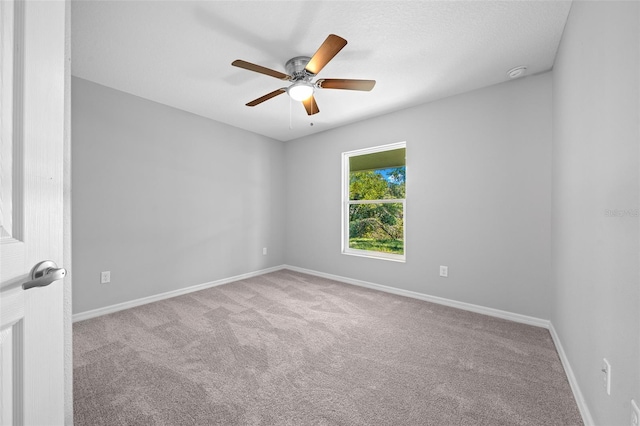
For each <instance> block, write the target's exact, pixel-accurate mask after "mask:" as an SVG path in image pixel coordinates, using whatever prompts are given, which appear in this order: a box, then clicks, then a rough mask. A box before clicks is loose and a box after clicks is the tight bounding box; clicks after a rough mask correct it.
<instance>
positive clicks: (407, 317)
mask: <svg viewBox="0 0 640 426" xmlns="http://www.w3.org/2000/svg"><path fill="white" fill-rule="evenodd" d="M73 344H74V355H73V362H74V389H73V392H74V414H75V424H76V425H79V426H82V425H91V426H98V425H109V426H114V425H172V426H173V425H296V426H297V425H492V426H497V425H579V424H582V421H581V418H580V414H579V412H578V409H577V406H576V403H575V401H574V399H573V396H572V393H571V390H570V388H569V384H568V382H567V378H566V376H565V373H564V370H563V369H562V365H561V363H560V360H559V358H558V355H557V353H556V351H555V349H554V346H553V343H552V341H551V337H550V335H549V333H548V331H547V330H545V329H542V328H537V327H531V326H527V325H522V324H517V323H513V322H510V321H505V320H501V319H496V318H492V317H488V316H484V315H479V314H475V313H471V312H466V311H461V310H457V309H453V308H448V307H444V306H440V305H436V304H432V303H428V302H423V301H419V300H414V299H409V298H405V297H400V296H395V295H391V294H387V293H382V292H377V291H373V290H368V289H364V288H359V287H355V286H351V285H347V284H342V283H338V282H335V281H330V280H326V279H322V278H318V277H312V276H309V275H304V274H300V273H296V272H291V271H287V270H283V271H278V272H274V273H271V274H267V275H262V276H259V277H256V278H251V279H247V280H243V281H238V282H235V283H231V284H227V285H223V286H219V287H214V288H210V289H207V290H203V291H199V292H196V293H191V294H188V295H184V296H180V297H176V298H173V299H169V300H164V301H160V302H156V303H152V304H148V305H144V306H140V307H137V308H133V309H129V310H126V311H121V312H117V313H114V314H111V315H106V316H102V317H99V318H94V319H90V320H86V321H82V322H79V323H76V324H74V327H73Z"/></svg>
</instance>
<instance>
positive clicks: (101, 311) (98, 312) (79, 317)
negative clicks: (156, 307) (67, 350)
mask: <svg viewBox="0 0 640 426" xmlns="http://www.w3.org/2000/svg"><path fill="white" fill-rule="evenodd" d="M281 269H284V266H283V265H279V266H274V267H272V268H267V269H261V270H259V271H254V272H248V273H246V274H241V275H236V276H234V277H229V278H223V279H220V280H217V281H210V282H208V283H203V284H197V285H194V286H190V287H185V288H181V289H178V290H172V291H167V292H166V293H160V294H156V295H153V296H147V297H143V298H141V299H135V300H130V301H128V302H122V303H118V304H115V305H111V306H105V307H103V308H98V309H93V310H91V311H85V312H80V313H77V314H73V322H78V321H84V320H87V319H90V318H95V317H99V316H102V315H107V314H112V313H114V312H118V311H122V310H124V309H129V308H134V307H136V306H140V305H146V304H147V303H152V302H157V301H159V300H164V299H169V298H171V297H176V296H181V295H183V294H187V293H192V292H194V291H199V290H204V289H205V288H210V287H217V286H219V285H223V284H229V283H231V282H234V281H240V280H245V279H247V278H253V277H257V276H259V275H264V274H268V273H270V272H275V271H279V270H281Z"/></svg>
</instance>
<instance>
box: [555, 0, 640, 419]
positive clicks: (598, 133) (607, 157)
mask: <svg viewBox="0 0 640 426" xmlns="http://www.w3.org/2000/svg"><path fill="white" fill-rule="evenodd" d="M639 28H640V10H639V4H638V2H574V3H573V6H572V9H571V13H570V15H569V20H568V23H567V26H566V29H565V32H564V35H563V39H562V42H561V45H560V50H559V52H558V56H557V59H556V63H555V67H554V70H553V88H554V91H553V107H554V126H553V138H554V150H553V216H552V218H553V219H552V229H553V281H554V295H553V296H554V297H553V299H552V300H553V301H554V304H553V311H552V316H551V320H552V323H553V324H554V327H555V328H556V330H557V333H558V335H559V336H560V339H561V341H562V344H563V347H564V349H565V352H566V354H567V356H568V359H569V361H570V363H571V366H572V368H573V371H574V373H575V375H576V377H577V381H578V383H579V385H580V388H581V390H582V392H583V394H584V396H585V399H586V402H587V404H588V406H589V407H590V411H591V414H592V416H593V418H594V420H595V423H596V424H599V425H605V424H606V425H627V424H630V420H629V419H630V414H631V408H630V400H631V398H635V400H636V401H637V402H640V370H639V367H640V348H639V345H640V318H639V316H638V308H639V306H640V304H639V302H640V294H639V292H640V286H639V284H638V275H639V271H638V251H639V249H640V247H639V244H638V237H639V234H638V233H639V227H638V217H637V216H635V213H634V212H637V209H638V208H639V204H638V197H639V194H640V187H639V176H638V170H639V168H640V164H639V157H638V156H639V152H638V144H639V140H640V134H639V131H640V127H639V126H640V122H639V118H640V107H639V102H640V92H639V79H640V68H639V63H640V57H639V54H640V31H639ZM606 210H620V211H621V213H619V214H620V216H613V217H611V216H607V212H606ZM627 210H631V214H629V212H628V211H627ZM603 357H606V358H607V359H608V360H609V361H610V363H611V369H612V376H611V378H612V388H611V396H607V395H606V392H605V391H604V390H603V388H602V386H601V383H602V382H601V373H600V368H601V362H602V358H603Z"/></svg>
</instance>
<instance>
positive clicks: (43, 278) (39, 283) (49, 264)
mask: <svg viewBox="0 0 640 426" xmlns="http://www.w3.org/2000/svg"><path fill="white" fill-rule="evenodd" d="M65 275H67V270H66V269H64V268H58V265H56V263H55V262H54V261H52V260H45V261H44V262H40V263H38V264H37V265H36V266H34V267H33V269H31V274H30V276H31V281H27V282H26V283H24V284H22V288H23V289H25V290H29V289H30V288H33V287H45V286H48V285H49V284H51V283H52V282H54V281H58V280H61V279H63V278H64V276H65Z"/></svg>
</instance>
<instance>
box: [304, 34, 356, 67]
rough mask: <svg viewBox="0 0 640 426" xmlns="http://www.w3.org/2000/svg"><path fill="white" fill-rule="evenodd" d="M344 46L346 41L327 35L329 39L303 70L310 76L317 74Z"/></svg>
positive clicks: (333, 35)
mask: <svg viewBox="0 0 640 426" xmlns="http://www.w3.org/2000/svg"><path fill="white" fill-rule="evenodd" d="M346 45H347V40H345V39H343V38H342V37H339V36H337V35H335V34H329V37H327V39H326V40H325V41H324V43H322V46H320V48H319V49H318V51H317V52H316V53H314V54H313V56H312V57H311V60H310V61H309V63H308V64H307V66H306V67H305V69H306V70H307V71H309V72H310V73H311V74H318V73H319V72H320V70H321V69H322V68H324V66H325V65H327V63H329V61H330V60H331V59H333V57H334V56H336V55H337V54H338V52H339V51H341V50H342V48H343V47H345V46H346Z"/></svg>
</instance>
